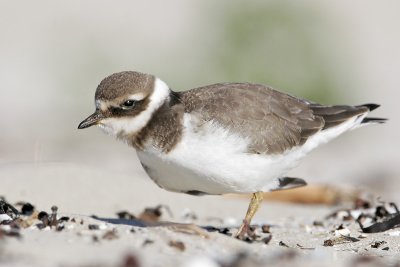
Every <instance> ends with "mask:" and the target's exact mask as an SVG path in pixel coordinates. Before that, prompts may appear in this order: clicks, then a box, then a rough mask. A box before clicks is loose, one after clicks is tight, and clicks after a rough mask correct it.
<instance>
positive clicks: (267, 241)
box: [261, 235, 272, 245]
mask: <svg viewBox="0 0 400 267" xmlns="http://www.w3.org/2000/svg"><path fill="white" fill-rule="evenodd" d="M271 240H272V235H267V236H266V237H264V238H263V239H262V240H261V241H262V242H263V243H264V244H265V245H268V244H269V242H271Z"/></svg>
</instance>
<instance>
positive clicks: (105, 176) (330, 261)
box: [0, 163, 400, 267]
mask: <svg viewBox="0 0 400 267" xmlns="http://www.w3.org/2000/svg"><path fill="white" fill-rule="evenodd" d="M0 175H1V177H2V180H1V188H2V194H3V195H4V197H6V199H7V200H8V201H9V202H10V203H12V204H13V203H16V202H18V201H29V202H30V203H32V204H33V205H34V206H35V208H36V210H38V211H46V212H48V213H51V206H53V205H56V206H57V207H58V214H57V216H58V218H60V217H62V216H68V217H69V221H68V222H65V223H62V226H63V229H62V230H60V231H57V229H56V228H57V227H49V226H47V227H44V228H43V229H39V227H38V225H40V224H41V223H42V222H41V221H39V220H37V219H36V220H31V226H29V227H27V228H22V229H20V230H19V231H18V232H19V234H20V237H15V236H2V237H0V266H9V267H13V266H191V267H193V266H263V265H264V266H267V265H268V266H278V265H279V266H293V264H295V265H296V266H354V265H356V264H358V263H360V262H368V263H371V264H381V265H383V266H384V265H388V266H391V265H393V264H395V263H398V262H399V261H400V257H399V256H398V254H399V251H400V243H399V238H400V237H399V234H400V230H399V229H392V230H389V231H386V232H383V233H376V234H363V233H362V231H361V229H360V227H359V226H358V224H357V223H356V222H355V221H354V220H350V221H343V220H342V218H339V217H335V218H332V219H326V216H327V215H329V214H331V213H332V212H333V211H335V210H337V209H342V208H344V207H343V206H336V207H332V206H323V205H298V204H283V203H275V202H264V203H263V205H262V207H261V208H260V210H259V212H258V213H257V215H256V217H255V219H254V224H256V225H259V226H261V225H264V224H267V225H269V226H270V233H262V231H261V228H260V227H258V228H257V229H256V234H257V235H258V236H259V237H258V238H257V239H256V241H254V242H245V241H242V240H237V239H235V238H232V237H231V236H230V234H231V233H232V232H234V230H235V229H236V228H237V226H238V225H239V224H240V221H241V219H242V217H243V215H244V213H245V210H246V208H247V205H248V200H247V199H244V198H234V197H221V196H213V197H211V196H208V197H192V196H187V195H183V194H176V193H170V192H166V191H164V190H161V189H159V188H158V187H157V186H155V185H154V184H153V183H152V182H151V181H150V180H149V179H147V178H146V177H145V175H144V173H143V172H142V171H141V170H140V169H138V171H137V173H135V174H132V173H131V174H123V173H119V174H118V175H115V173H112V172H109V171H99V170H97V169H95V168H91V167H88V166H85V165H77V164H72V163H69V164H68V163H40V164H39V163H38V164H29V163H23V164H22V163H21V164H13V165H8V166H3V167H2V168H1V173H0ZM132 176H134V177H132ZM159 204H162V205H166V206H167V207H168V208H164V207H163V208H161V212H162V215H161V217H160V219H161V220H162V221H165V222H179V223H192V224H195V225H199V226H202V227H205V226H208V227H209V228H208V229H209V230H210V229H212V228H210V227H216V229H214V230H220V231H221V232H223V230H224V227H227V228H228V230H229V232H228V233H227V234H224V233H219V232H218V231H205V230H203V232H196V231H193V230H190V229H189V230H188V229H186V228H183V227H176V226H173V225H170V224H167V225H160V224H159V223H155V224H151V226H148V225H149V224H148V223H145V224H143V222H142V221H139V220H118V219H117V215H116V213H117V212H118V211H123V210H125V211H128V212H130V213H132V214H135V215H139V214H140V213H141V212H142V211H143V210H144V209H145V208H147V207H156V206H157V205H159ZM168 209H170V212H169V211H168ZM92 215H95V216H96V217H95V218H93V217H92ZM25 218H28V217H25ZM72 218H73V220H72ZM96 218H97V219H96ZM318 222H322V225H321V224H320V223H318ZM341 224H343V226H344V228H345V230H343V231H342V232H338V231H336V232H335V230H336V229H337V228H338V227H339V226H340V225H341ZM89 225H90V226H89ZM93 225H95V226H93ZM2 227H3V230H4V231H9V230H10V229H9V226H4V225H3V226H2ZM7 227H8V228H7ZM91 229H92V230H91ZM204 233H205V234H204ZM341 234H344V235H346V236H350V237H351V238H356V239H357V240H358V241H357V242H351V241H348V240H347V239H346V238H344V240H343V242H344V243H343V244H337V245H334V246H324V242H325V241H326V240H329V239H335V238H337V237H338V236H340V235H341ZM269 239H270V240H269ZM377 242H378V243H377ZM374 247H376V248H374Z"/></svg>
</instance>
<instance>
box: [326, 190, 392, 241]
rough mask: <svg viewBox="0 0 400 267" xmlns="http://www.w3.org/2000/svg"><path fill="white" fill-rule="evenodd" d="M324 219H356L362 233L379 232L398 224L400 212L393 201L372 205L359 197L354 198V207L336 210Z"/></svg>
mask: <svg viewBox="0 0 400 267" xmlns="http://www.w3.org/2000/svg"><path fill="white" fill-rule="evenodd" d="M326 219H339V220H342V221H356V222H357V223H358V225H359V226H360V228H361V230H362V231H363V233H379V232H384V231H387V230H389V229H393V228H396V227H398V226H400V212H399V209H398V208H397V205H396V204H395V203H393V202H389V203H386V202H382V201H379V204H378V205H372V203H371V202H369V201H366V200H363V199H361V198H358V199H356V200H355V202H354V209H342V210H337V211H335V212H333V213H331V214H329V215H328V216H326ZM342 234H343V233H342Z"/></svg>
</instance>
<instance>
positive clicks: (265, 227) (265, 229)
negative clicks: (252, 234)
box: [261, 224, 271, 234]
mask: <svg viewBox="0 0 400 267" xmlns="http://www.w3.org/2000/svg"><path fill="white" fill-rule="evenodd" d="M270 229H271V226H270V225H268V224H263V225H262V226H261V231H262V232H263V233H264V234H269V233H270Z"/></svg>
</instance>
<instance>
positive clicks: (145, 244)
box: [142, 238, 154, 248]
mask: <svg viewBox="0 0 400 267" xmlns="http://www.w3.org/2000/svg"><path fill="white" fill-rule="evenodd" d="M153 243H154V240H151V239H148V238H147V239H145V240H144V241H143V243H142V247H143V248H144V247H146V246H148V245H151V244H153Z"/></svg>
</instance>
